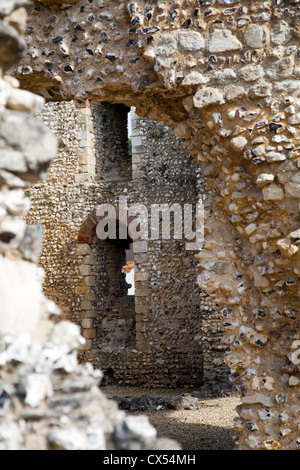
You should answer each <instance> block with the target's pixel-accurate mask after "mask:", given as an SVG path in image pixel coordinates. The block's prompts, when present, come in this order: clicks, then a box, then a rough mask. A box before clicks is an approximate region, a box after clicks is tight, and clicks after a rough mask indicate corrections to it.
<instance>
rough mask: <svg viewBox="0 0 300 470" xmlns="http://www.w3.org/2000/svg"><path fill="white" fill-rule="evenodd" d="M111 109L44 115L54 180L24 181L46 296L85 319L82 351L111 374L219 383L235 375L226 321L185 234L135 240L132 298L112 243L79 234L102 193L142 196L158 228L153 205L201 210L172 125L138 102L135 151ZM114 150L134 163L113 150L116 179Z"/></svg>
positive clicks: (131, 198) (108, 197)
mask: <svg viewBox="0 0 300 470" xmlns="http://www.w3.org/2000/svg"><path fill="white" fill-rule="evenodd" d="M78 106H79V107H78ZM112 111H113V112H111V106H110V107H109V106H108V104H105V105H104V106H96V105H93V104H92V105H90V104H89V103H88V104H86V107H84V106H82V105H79V104H78V103H74V102H69V103H48V104H47V106H46V107H45V108H44V110H43V112H42V114H41V115H40V119H42V120H43V121H44V122H46V123H47V124H48V125H49V126H50V128H51V129H52V130H53V132H54V133H55V134H56V135H57V137H58V141H59V142H60V151H59V153H58V156H57V158H56V159H54V160H53V162H52V164H51V165H50V168H49V171H48V176H47V178H46V179H45V181H44V182H43V183H42V184H38V185H34V186H31V187H30V188H29V190H28V195H29V198H30V201H31V210H30V211H29V213H28V214H27V216H26V220H27V223H28V224H29V225H32V224H35V223H41V224H42V225H43V227H44V238H45V241H44V245H43V250H42V253H41V256H40V260H39V264H40V265H41V266H42V267H43V269H44V270H45V279H44V284H43V285H44V291H45V294H46V295H47V297H49V298H50V299H52V300H53V301H55V302H56V303H57V305H58V306H59V307H60V309H61V311H62V314H61V318H63V319H68V320H71V321H72V322H74V323H76V324H77V325H79V326H80V327H81V331H82V334H83V336H84V337H85V338H86V344H85V346H84V351H83V352H82V353H80V355H79V357H80V359H81V360H82V361H89V362H91V363H92V364H93V365H94V366H95V367H97V368H100V369H101V370H102V371H103V372H104V373H105V379H106V380H107V381H109V382H111V381H113V383H120V384H121V383H123V384H130V385H142V386H145V387H147V386H148V387H149V386H151V387H156V386H157V387H162V386H171V387H176V386H177V387H182V386H187V387H193V386H194V387H195V386H200V385H202V384H203V380H204V382H207V385H208V383H209V384H211V383H212V384H213V385H210V386H213V387H214V388H216V389H217V390H218V391H221V390H223V389H224V388H227V378H228V368H227V366H225V364H224V361H223V356H224V350H226V349H227V347H226V346H224V345H222V343H221V337H222V334H223V333H224V329H223V328H222V326H221V320H220V314H218V310H217V308H216V307H215V306H214V305H213V304H212V303H211V301H210V299H209V296H208V295H207V294H206V293H205V292H204V291H203V292H202V293H201V292H200V293H199V290H198V287H197V285H196V279H197V267H196V264H197V261H196V259H195V252H194V251H189V250H186V242H187V240H184V239H182V238H181V239H180V240H176V239H174V238H173V235H172V233H171V238H170V240H165V239H164V238H163V235H162V231H160V234H159V236H158V238H157V240H156V239H153V240H150V239H149V240H148V241H146V240H145V242H136V243H134V244H133V250H134V262H135V287H136V290H135V296H134V297H131V296H126V295H124V292H121V290H120V289H121V278H120V276H121V264H120V263H121V251H120V248H118V245H117V244H116V243H114V242H111V241H100V240H99V239H98V238H97V236H96V235H95V236H94V238H93V242H92V243H91V245H88V244H83V245H80V244H78V234H79V232H80V227H81V225H82V223H83V222H84V220H85V219H86V218H87V217H88V216H89V215H90V214H91V213H93V212H94V211H95V210H96V208H97V207H98V205H100V204H101V203H110V204H112V205H113V206H114V207H116V208H117V207H118V205H119V198H120V196H123V197H127V203H128V207H131V206H133V205H134V204H136V203H139V204H143V205H144V206H145V207H146V208H147V209H148V210H149V214H148V215H149V237H150V236H151V234H150V229H151V220H150V216H151V213H150V211H151V204H167V205H168V206H169V205H170V204H174V203H177V204H179V207H180V209H181V210H182V211H183V208H184V204H186V203H189V204H192V205H193V209H194V210H195V205H196V202H197V201H199V200H201V199H202V198H203V195H204V193H203V188H202V185H201V182H200V179H199V180H198V181H197V180H196V178H195V175H196V170H197V167H196V162H195V161H193V160H192V158H191V157H190V156H189V155H188V154H187V150H186V148H185V147H184V146H182V141H181V140H180V139H179V138H176V137H175V135H174V132H173V131H172V130H171V129H169V128H168V127H166V126H163V125H160V124H156V123H155V122H153V121H150V120H145V119H141V118H139V117H138V116H136V115H135V114H134V111H132V113H133V114H132V123H131V127H132V136H131V140H132V157H131V158H130V157H128V155H127V154H126V155H124V154H122V153H121V151H120V149H119V148H118V144H117V143H116V142H118V140H117V139H115V138H114V136H115V133H114V129H115V128H117V127H120V119H116V116H115V114H114V113H115V112H116V110H114V108H112ZM82 117H84V118H82ZM117 117H118V115H117ZM104 123H109V125H107V126H104ZM115 152H116V154H117V155H118V158H119V160H120V161H121V158H120V157H123V162H126V161H127V173H126V174H125V175H124V172H123V170H122V166H119V165H118V161H117V158H116V159H113V164H114V165H113V167H112V168H114V170H115V172H116V171H118V168H119V169H120V173H115V175H114V176H115V177H114V178H112V176H113V175H112V172H111V170H109V171H107V168H108V167H107V159H106V157H105V156H106V155H110V156H112V155H115ZM87 158H88V159H89V160H88V161H87ZM110 158H111V157H110ZM87 163H88V165H86V164H87ZM128 164H129V165H128ZM121 165H123V168H124V163H122V162H121ZM87 166H88V172H87V171H86V168H87ZM65 168H70V171H68V176H67V178H65V177H64V173H65ZM182 215H183V213H182ZM171 223H172V222H171ZM171 232H172V228H171ZM124 264H125V261H124ZM199 294H200V295H199ZM206 378H207V381H206ZM213 378H214V379H215V380H212V379H213Z"/></svg>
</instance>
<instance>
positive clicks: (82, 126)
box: [75, 100, 96, 183]
mask: <svg viewBox="0 0 300 470" xmlns="http://www.w3.org/2000/svg"><path fill="white" fill-rule="evenodd" d="M75 105H76V108H77V112H78V116H77V124H78V134H77V139H78V156H79V159H78V161H79V174H78V175H75V182H76V183H84V182H88V181H94V179H95V164H96V159H95V151H94V128H93V121H92V112H91V104H90V102H89V101H88V100H86V101H84V102H82V103H81V102H79V101H76V102H75Z"/></svg>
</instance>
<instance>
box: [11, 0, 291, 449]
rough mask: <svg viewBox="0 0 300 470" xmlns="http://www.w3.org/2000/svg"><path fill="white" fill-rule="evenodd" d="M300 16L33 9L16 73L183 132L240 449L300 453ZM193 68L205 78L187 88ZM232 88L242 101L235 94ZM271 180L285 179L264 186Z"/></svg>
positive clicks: (229, 4) (134, 6)
mask: <svg viewBox="0 0 300 470" xmlns="http://www.w3.org/2000/svg"><path fill="white" fill-rule="evenodd" d="M31 12H32V14H31ZM49 13H51V14H49ZM298 17H299V2H298V1H294V2H288V1H280V2H279V1H276V2H273V1H257V2H252V1H243V2H239V1H230V0H218V1H216V0H211V1H200V2H198V1H197V2H196V1H193V0H182V1H180V0H179V1H177V2H155V3H154V4H153V3H151V4H150V3H147V2H145V1H142V0H140V1H137V2H130V3H129V2H127V3H125V2H123V3H120V2H119V1H114V0H109V1H108V0H107V1H106V0H103V2H102V1H101V2H100V3H99V2H88V1H85V0H79V1H78V2H76V4H74V5H73V6H70V7H69V8H66V9H63V10H58V9H54V8H53V9H51V10H49V8H48V7H46V6H41V5H40V4H37V3H36V4H35V7H34V9H33V10H32V9H31V7H30V8H29V20H28V24H27V31H26V34H27V36H26V42H27V46H28V47H27V54H26V57H25V59H24V62H23V63H22V65H20V67H19V68H18V70H17V74H18V77H19V78H20V80H21V82H22V84H23V85H24V87H25V88H27V89H30V90H32V91H38V92H39V93H40V94H42V95H43V96H44V97H45V98H46V99H47V100H53V101H58V100H66V99H74V98H75V99H77V100H86V99H89V100H91V101H92V102H93V103H100V102H104V101H106V102H110V103H122V104H124V105H126V106H129V107H130V106H135V107H136V112H137V114H138V115H140V116H145V117H147V118H149V119H154V120H158V121H162V122H164V124H165V125H169V126H170V127H174V128H176V127H177V126H179V125H180V124H181V123H185V124H184V126H180V128H179V129H180V131H181V133H182V132H183V129H184V132H185V139H186V143H187V144H189V152H190V153H192V154H194V155H197V159H198V160H199V164H200V168H201V172H202V175H203V176H205V177H206V178H207V185H206V188H207V191H208V192H209V196H208V197H207V199H206V205H207V212H206V222H205V235H206V236H205V246H204V249H203V250H202V252H201V253H200V254H199V255H198V257H199V268H200V273H199V276H198V284H199V287H201V288H202V289H204V290H205V291H207V292H208V293H209V294H211V295H212V297H213V299H214V302H216V303H217V304H218V305H219V307H220V308H221V307H223V308H224V310H223V313H224V317H225V318H224V326H225V328H226V331H228V334H226V338H225V343H226V344H227V345H228V346H229V347H230V354H229V355H228V357H227V364H228V366H229V367H230V369H231V370H232V374H231V379H232V380H233V381H235V383H237V384H239V385H240V387H241V391H242V402H243V404H242V407H241V409H239V410H238V411H239V417H238V419H237V420H236V423H235V424H236V430H237V439H236V447H237V448H238V449H297V448H299V446H300V438H299V416H298V410H299V363H298V359H297V352H298V349H297V344H298V343H297V342H298V341H299V273H300V268H299V253H300V251H299V240H298V238H294V236H292V234H294V233H295V232H296V233H297V230H298V229H299V217H298V214H299V197H300V192H299V184H300V183H299V168H300V163H299V148H298V147H299V145H298V143H299V137H300V135H299V116H298V113H299V98H298V90H299V54H298V49H299V20H298ZM253 25H254V26H255V25H256V26H261V28H262V29H258V28H257V27H256V28H255V29H256V30H257V36H255V39H254V35H253V30H254V27H253ZM248 28H251V29H250V30H249V29H248ZM183 30H185V32H186V33H191V35H190V36H189V35H188V34H184V36H183V38H184V39H183V41H182V40H181V31H183ZM195 33H199V34H200V35H201V40H200V37H199V35H198V34H195ZM196 38H197V39H196ZM221 38H223V39H224V40H221ZM202 39H203V41H202ZM17 48H18V46H17ZM225 68H226V69H230V70H231V73H228V72H227V73H226V74H222V80H223V82H222V81H221V82H219V83H218V81H216V80H214V77H215V74H216V72H219V71H222V70H223V71H224V69H225ZM191 73H194V74H195V73H196V74H201V76H203V77H204V80H203V78H202V77H201V76H199V75H197V76H198V79H199V80H200V83H199V82H198V83H197V81H198V80H197V79H196V80H195V78H193V79H191V80H190V82H189V80H188V79H187V81H188V83H190V84H188V85H186V84H183V83H182V82H183V81H184V80H185V79H186V77H187V76H189V75H190V74H191ZM193 77H195V75H193ZM226 77H227V78H226ZM233 77H236V78H233ZM206 79H208V80H207V81H206ZM217 80H218V79H217ZM203 82H206V83H205V84H204V87H203ZM232 86H236V87H239V88H242V89H243V90H244V93H236V94H232V93H229V95H228V94H227V93H228V90H229V89H230V87H232ZM204 88H205V89H206V91H203V89H204ZM207 90H208V92H207ZM211 90H213V92H211ZM230 91H231V92H232V88H231V89H230ZM235 91H237V90H235ZM205 93H207V95H205ZM199 94H200V98H201V99H200V100H199V101H198V100H197V98H196V99H195V97H199ZM203 96H204V97H205V96H206V97H207V99H206V101H204V99H203ZM228 96H229V97H230V100H228ZM212 97H213V98H214V99H212ZM209 98H210V99H209ZM199 103H200V106H197V104H199ZM181 135H182V134H181ZM236 137H239V138H240V139H239V143H240V145H237V146H235V148H232V144H231V140H232V139H233V138H236ZM244 139H245V140H244ZM245 141H246V142H245ZM241 142H242V145H241ZM244 144H245V145H244ZM260 174H267V175H272V176H273V177H274V178H270V177H268V179H267V180H266V179H264V183H266V185H264V186H263V187H261V184H256V181H257V179H258V177H259V175H260ZM16 176H17V175H16ZM268 185H271V187H270V188H268ZM266 196H267V197H266ZM270 196H271V198H270ZM274 197H275V199H274ZM266 410H268V411H266ZM282 416H284V417H285V418H284V422H283V420H282ZM279 417H280V418H279Z"/></svg>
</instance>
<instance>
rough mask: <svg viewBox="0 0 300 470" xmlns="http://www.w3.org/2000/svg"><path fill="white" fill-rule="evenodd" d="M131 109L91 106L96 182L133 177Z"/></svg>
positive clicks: (110, 105) (107, 105)
mask: <svg viewBox="0 0 300 470" xmlns="http://www.w3.org/2000/svg"><path fill="white" fill-rule="evenodd" d="M129 114H130V108H128V107H127V106H125V105H123V104H111V103H101V104H97V105H96V104H93V105H92V115H93V126H94V133H95V157H96V168H95V177H96V180H98V181H101V180H105V181H130V180H131V178H132V158H131V139H130V134H129V133H131V125H130V122H129V121H130V117H129Z"/></svg>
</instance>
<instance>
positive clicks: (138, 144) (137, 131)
mask: <svg viewBox="0 0 300 470" xmlns="http://www.w3.org/2000/svg"><path fill="white" fill-rule="evenodd" d="M139 119H140V118H139V116H138V115H137V114H135V108H131V131H132V133H131V143H132V179H133V180H140V179H141V178H142V176H143V173H142V171H141V154H142V153H143V140H142V135H141V126H139V125H138V121H139Z"/></svg>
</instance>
